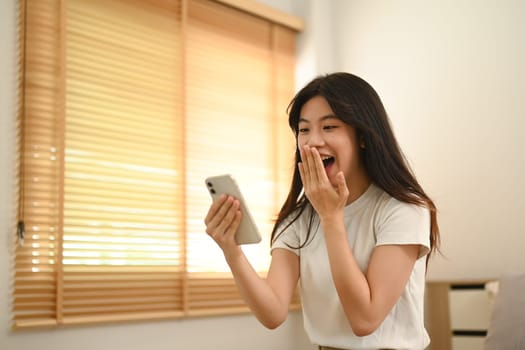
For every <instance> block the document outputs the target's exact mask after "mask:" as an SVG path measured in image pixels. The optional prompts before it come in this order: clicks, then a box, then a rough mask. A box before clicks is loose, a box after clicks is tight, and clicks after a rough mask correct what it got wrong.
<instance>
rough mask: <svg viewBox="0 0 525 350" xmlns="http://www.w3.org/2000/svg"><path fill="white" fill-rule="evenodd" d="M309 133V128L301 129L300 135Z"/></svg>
mask: <svg viewBox="0 0 525 350" xmlns="http://www.w3.org/2000/svg"><path fill="white" fill-rule="evenodd" d="M307 132H308V128H299V134H305V133H307Z"/></svg>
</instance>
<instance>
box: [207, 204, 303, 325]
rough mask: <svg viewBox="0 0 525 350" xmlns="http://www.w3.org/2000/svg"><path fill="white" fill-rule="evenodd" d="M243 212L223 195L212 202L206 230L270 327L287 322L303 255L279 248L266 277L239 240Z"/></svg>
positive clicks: (242, 290)
mask: <svg viewBox="0 0 525 350" xmlns="http://www.w3.org/2000/svg"><path fill="white" fill-rule="evenodd" d="M240 219H241V212H240V210H239V201H238V200H236V199H234V198H233V197H231V196H226V195H224V196H221V197H220V198H219V199H218V200H217V201H216V202H214V203H213V204H212V206H211V207H210V210H209V211H208V215H207V216H206V219H205V220H204V221H205V223H206V232H207V233H208V234H209V235H210V236H211V237H212V238H213V239H214V240H215V242H216V243H217V244H218V245H219V247H220V248H221V249H222V250H223V253H224V256H225V258H226V261H227V263H228V265H229V267H230V269H231V271H232V274H233V276H234V279H235V283H236V285H237V288H238V289H239V292H240V293H241V296H242V297H243V299H244V301H245V302H246V304H247V305H248V307H249V308H250V310H252V312H253V313H254V315H255V316H256V317H257V319H258V320H259V321H260V322H261V323H262V324H263V325H264V326H265V327H267V328H272V329H273V328H276V327H278V326H279V325H280V324H282V323H283V322H284V320H285V319H286V316H287V314H288V306H289V304H290V300H291V298H292V295H293V292H294V290H295V287H296V285H297V281H298V279H299V257H298V256H297V255H295V254H294V253H292V252H289V251H287V250H285V249H275V250H274V251H273V254H272V262H271V264H270V268H269V270H268V275H267V277H266V279H263V278H261V277H260V276H259V275H258V274H257V272H256V271H255V270H254V269H253V267H252V266H251V264H250V263H249V261H248V260H247V259H246V256H245V255H244V253H243V252H242V249H241V248H240V247H239V246H238V245H237V244H236V243H235V238H234V237H235V232H236V231H237V229H238V227H239V223H240Z"/></svg>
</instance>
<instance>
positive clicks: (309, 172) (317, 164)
mask: <svg viewBox="0 0 525 350" xmlns="http://www.w3.org/2000/svg"><path fill="white" fill-rule="evenodd" d="M300 152H301V159H302V163H299V164H300V165H302V166H300V167H299V173H300V175H301V179H302V180H303V185H304V186H305V187H309V186H310V185H315V184H320V183H322V182H326V181H328V177H327V175H326V172H325V169H324V165H323V161H322V160H321V155H320V154H319V151H318V150H317V149H316V148H311V147H309V146H307V145H304V146H303V147H302V148H301V149H300ZM301 168H302V170H301Z"/></svg>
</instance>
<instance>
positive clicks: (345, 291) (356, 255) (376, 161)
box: [205, 73, 439, 350]
mask: <svg viewBox="0 0 525 350" xmlns="http://www.w3.org/2000/svg"><path fill="white" fill-rule="evenodd" d="M289 124H290V127H291V128H292V130H293V131H294V133H295V136H296V141H297V150H296V157H295V158H296V163H297V166H296V169H295V172H294V175H293V179H292V186H291V189H290V193H289V195H288V198H287V200H286V201H285V203H284V205H283V207H282V209H281V211H280V213H279V215H278V218H277V221H276V223H275V226H274V229H273V232H272V261H271V264H270V268H269V271H268V275H267V277H266V279H263V278H260V277H259V276H258V275H257V273H256V272H255V271H254V270H253V268H252V267H251V265H250V264H249V262H248V261H247V259H246V257H245V256H244V255H243V253H242V250H241V249H240V247H239V246H237V245H236V244H235V240H234V235H235V232H236V230H237V228H238V225H239V222H240V219H241V213H240V211H239V202H238V201H237V200H236V199H235V198H232V197H230V196H223V197H221V198H220V199H219V200H218V201H216V202H215V203H213V204H212V205H211V207H210V209H209V212H208V215H207V216H206V219H205V223H206V226H207V229H206V232H207V233H208V234H209V235H210V236H211V237H212V238H213V239H214V240H215V241H216V242H217V244H218V245H219V246H220V248H221V249H222V250H223V252H224V256H225V258H226V260H227V262H228V264H229V266H230V268H231V270H232V273H233V276H234V278H235V281H236V283H237V286H238V288H239V290H240V292H241V294H242V296H243V298H244V299H245V301H246V302H247V304H248V306H249V307H250V309H251V310H252V311H253V313H254V314H255V316H256V317H257V318H258V319H259V321H260V322H261V323H262V324H263V325H265V326H266V327H268V328H275V327H277V326H279V325H280V324H281V323H282V322H283V321H284V320H285V318H286V315H287V313H288V305H289V303H290V300H291V297H292V294H293V292H294V289H295V286H296V284H297V282H298V281H299V277H300V281H301V282H300V284H301V300H302V309H303V316H304V324H305V329H306V332H307V334H308V336H309V337H310V340H311V341H312V342H313V343H314V344H318V345H319V348H320V349H332V348H336V349H418V350H421V349H424V348H425V347H426V346H427V345H428V344H429V337H428V335H427V332H426V331H425V328H424V318H423V304H424V300H423V297H424V288H425V271H426V262H427V261H428V258H429V256H430V253H432V252H433V251H435V250H436V249H437V246H438V242H439V230H438V225H437V220H436V207H435V206H434V203H433V202H432V200H431V199H430V198H429V197H428V196H427V195H426V194H425V192H424V191H423V189H422V188H421V186H420V185H419V183H418V182H417V180H416V179H415V177H414V175H413V174H412V172H411V171H410V169H409V167H408V165H407V162H406V161H405V159H404V157H403V155H402V152H401V150H400V148H399V146H398V143H397V141H396V139H395V137H394V134H393V132H392V128H391V126H390V124H389V120H388V117H387V114H386V111H385V109H384V107H383V104H382V103H381V100H380V98H379V96H378V95H377V93H376V92H375V90H374V89H373V88H372V87H371V86H370V85H369V84H368V83H367V82H365V81H364V80H363V79H361V78H359V77H357V76H355V75H352V74H348V73H334V74H330V75H326V76H322V77H318V78H316V79H314V80H313V81H311V82H310V83H309V84H308V85H307V86H305V87H304V88H303V89H302V90H301V91H299V92H298V93H297V95H296V96H295V97H294V99H293V100H292V102H291V104H290V107H289Z"/></svg>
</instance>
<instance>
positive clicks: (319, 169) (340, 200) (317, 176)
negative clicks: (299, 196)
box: [298, 145, 348, 221]
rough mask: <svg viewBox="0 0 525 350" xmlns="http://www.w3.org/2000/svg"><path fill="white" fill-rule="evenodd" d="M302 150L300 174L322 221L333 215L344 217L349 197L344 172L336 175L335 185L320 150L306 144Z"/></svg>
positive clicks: (306, 192) (308, 196) (309, 198)
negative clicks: (329, 176)
mask: <svg viewBox="0 0 525 350" xmlns="http://www.w3.org/2000/svg"><path fill="white" fill-rule="evenodd" d="M300 152H301V159H302V162H300V163H299V165H298V166H299V174H300V175H301V180H302V182H303V187H304V192H305V194H306V197H307V198H308V200H309V201H310V203H311V204H312V206H313V207H314V209H315V211H316V212H317V214H318V215H319V217H320V219H321V220H322V221H323V220H326V219H331V218H333V217H340V218H342V217H343V208H344V207H345V205H346V202H347V199H348V187H347V186H346V181H345V177H344V174H343V172H342V171H340V172H339V173H338V174H337V175H336V180H335V181H336V183H335V186H334V185H332V183H330V180H329V179H328V176H327V175H326V171H325V169H324V165H323V161H322V160H321V155H320V154H319V151H318V150H317V149H316V148H312V147H309V146H308V145H304V146H302V148H301V149H300Z"/></svg>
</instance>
